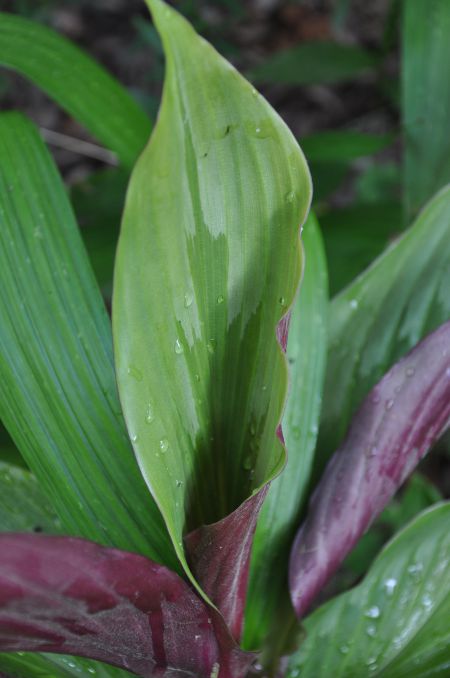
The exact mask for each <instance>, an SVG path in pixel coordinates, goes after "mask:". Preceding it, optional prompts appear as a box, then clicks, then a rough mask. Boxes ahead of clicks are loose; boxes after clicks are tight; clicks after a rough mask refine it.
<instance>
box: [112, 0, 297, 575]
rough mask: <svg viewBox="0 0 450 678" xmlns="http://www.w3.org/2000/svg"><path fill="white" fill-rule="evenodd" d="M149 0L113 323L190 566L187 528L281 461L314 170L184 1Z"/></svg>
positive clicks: (143, 464)
mask: <svg viewBox="0 0 450 678" xmlns="http://www.w3.org/2000/svg"><path fill="white" fill-rule="evenodd" d="M149 5H150V7H151V9H152V11H153V17H154V21H155V23H156V26H157V28H158V30H159V32H160V33H161V36H162V39H163V43H164V49H165V53H166V58H167V67H166V68H167V70H166V81H165V86H164V94H163V101H162V107H161V111H160V114H159V117H158V123H157V125H156V127H155V131H154V134H153V136H152V138H151V141H150V143H149V145H148V147H147V149H146V150H145V152H144V153H143V155H142V156H141V158H140V160H139V162H138V164H137V166H136V169H135V171H134V173H133V176H132V179H131V184H130V188H129V192H128V196H127V202H126V208H125V215H124V220H123V224H122V231H121V236H120V240H119V248H118V255H117V263H116V271H115V290H114V298H113V330H114V342H115V355H116V366H117V375H118V384H119V392H120V398H121V402H122V406H123V409H124V413H125V418H126V422H127V426H128V430H129V432H130V436H131V439H132V441H133V446H134V450H135V452H136V455H137V458H138V460H139V465H140V468H141V470H142V473H143V475H144V477H145V479H146V481H147V483H148V486H149V488H150V489H151V491H152V494H153V496H154V497H155V499H156V501H157V503H158V505H159V507H160V508H161V511H162V513H163V515H164V518H165V520H166V523H167V526H168V528H169V531H170V534H171V536H172V539H173V541H174V544H175V547H176V549H177V552H178V555H179V557H180V559H181V560H182V561H184V553H183V547H182V538H183V534H184V533H185V532H188V531H190V530H193V529H195V528H198V527H201V526H202V525H204V524H208V523H213V522H215V521H218V520H221V519H223V518H224V517H225V516H227V514H229V513H230V512H232V511H234V510H235V509H237V508H238V507H239V506H240V505H241V504H242V502H243V501H245V500H246V499H247V498H248V497H249V496H250V495H252V493H256V492H257V491H258V490H259V489H260V488H261V487H263V486H264V484H265V483H266V482H267V481H268V480H269V479H271V478H272V477H274V476H275V475H276V474H277V473H278V472H279V471H280V469H281V468H282V466H283V464H284V460H285V451H284V447H283V445H282V444H281V442H280V441H279V440H278V439H277V437H276V429H277V426H278V424H279V422H280V419H281V413H282V408H283V404H284V400H285V397H286V391H287V367H286V360H285V357H284V355H283V353H282V351H281V348H280V346H279V344H278V342H277V340H276V329H277V326H278V324H279V322H280V320H281V318H282V317H283V316H284V315H285V314H286V313H287V312H288V309H289V307H290V305H291V304H292V301H293V299H294V295H295V292H296V289H297V287H298V283H299V279H300V274H301V265H302V262H301V252H300V244H299V225H300V223H301V222H302V221H303V219H304V218H305V215H306V211H307V209H308V206H309V202H310V179H309V174H308V171H307V168H306V164H305V161H304V158H303V155H302V153H301V151H300V149H299V147H298V145H297V143H296V141H295V139H294V138H293V137H292V135H291V133H290V132H289V130H288V129H287V128H286V126H285V125H284V123H283V122H282V121H281V120H280V118H279V117H278V116H277V115H276V114H275V113H274V111H273V110H272V109H271V108H270V106H269V105H268V104H267V102H266V101H265V100H264V99H263V98H262V97H261V96H260V95H259V94H258V93H257V92H256V90H254V89H253V88H252V86H251V85H250V84H249V83H248V82H246V81H245V80H244V79H243V78H242V77H241V76H240V75H239V74H238V73H237V72H236V71H235V70H234V68H233V67H232V66H231V65H230V64H229V63H227V62H226V61H225V60H224V59H222V58H221V57H220V56H219V55H218V54H217V53H216V52H215V51H214V49H213V48H212V47H211V46H210V45H208V43H206V42H205V41H204V40H202V39H201V38H199V36H198V35H196V33H195V32H194V30H193V29H192V27H191V26H190V25H189V24H188V23H187V22H186V21H185V20H184V19H183V18H182V17H181V16H179V15H178V14H177V13H176V12H175V11H174V10H172V9H170V8H169V7H168V6H166V5H164V3H162V2H159V1H157V0H153V1H151V2H149ZM198 83H201V87H200V86H199V85H198ZM235 546H236V548H237V549H238V550H239V548H240V546H239V544H236V545H235ZM224 555H225V554H224ZM184 564H185V567H186V569H187V566H186V563H184ZM239 564H240V563H239V562H236V566H237V567H239Z"/></svg>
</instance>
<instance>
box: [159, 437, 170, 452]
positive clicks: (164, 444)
mask: <svg viewBox="0 0 450 678" xmlns="http://www.w3.org/2000/svg"><path fill="white" fill-rule="evenodd" d="M159 449H160V450H161V452H167V450H168V449H169V441H168V440H167V438H161V440H160V441H159Z"/></svg>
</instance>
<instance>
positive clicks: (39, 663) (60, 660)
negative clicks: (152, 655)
mask: <svg viewBox="0 0 450 678" xmlns="http://www.w3.org/2000/svg"><path fill="white" fill-rule="evenodd" d="M0 669H3V670H4V671H6V674H7V676H8V678H24V677H25V676H26V678H80V676H86V678H91V676H92V677H93V678H130V676H132V675H134V674H132V673H130V672H129V671H125V670H124V669H118V668H116V667H115V666H110V665H109V664H105V663H103V662H96V661H93V660H92V659H83V658H81V657H74V656H73V655H58V654H44V653H43V654H38V653H37V652H20V653H19V652H0ZM1 675H2V674H1V673H0V676H1Z"/></svg>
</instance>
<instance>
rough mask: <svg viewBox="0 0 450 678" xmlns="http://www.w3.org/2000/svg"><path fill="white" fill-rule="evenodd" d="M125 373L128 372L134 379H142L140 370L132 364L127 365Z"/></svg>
mask: <svg viewBox="0 0 450 678" xmlns="http://www.w3.org/2000/svg"><path fill="white" fill-rule="evenodd" d="M127 374H129V376H130V377H133V379H136V381H142V372H141V371H140V370H138V369H137V367H134V366H133V365H129V366H128V369H127Z"/></svg>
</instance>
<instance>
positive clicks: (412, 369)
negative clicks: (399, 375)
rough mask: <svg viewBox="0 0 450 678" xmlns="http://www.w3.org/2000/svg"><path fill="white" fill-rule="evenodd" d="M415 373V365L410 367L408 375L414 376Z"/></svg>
mask: <svg viewBox="0 0 450 678" xmlns="http://www.w3.org/2000/svg"><path fill="white" fill-rule="evenodd" d="M415 373H416V370H415V368H414V367H408V369H407V370H406V376H407V377H413V376H414V374H415Z"/></svg>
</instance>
